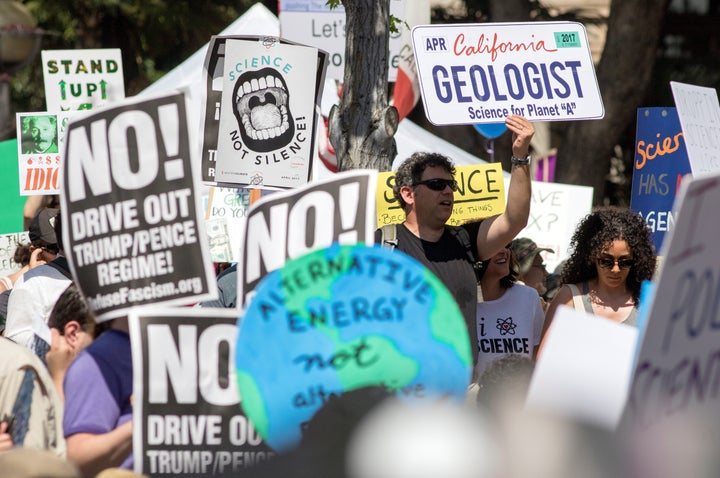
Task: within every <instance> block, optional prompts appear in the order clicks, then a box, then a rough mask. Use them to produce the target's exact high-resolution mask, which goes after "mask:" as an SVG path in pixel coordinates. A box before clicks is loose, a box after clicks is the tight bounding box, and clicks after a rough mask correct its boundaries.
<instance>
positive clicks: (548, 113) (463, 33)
mask: <svg viewBox="0 0 720 478" xmlns="http://www.w3.org/2000/svg"><path fill="white" fill-rule="evenodd" d="M412 37H413V48H414V50H415V59H416V61H417V68H418V73H419V76H420V86H421V91H422V98H423V103H424V104H425V111H426V112H427V113H426V114H427V117H428V119H429V120H430V122H431V123H433V124H436V125H444V124H471V123H498V122H501V121H502V120H503V118H505V117H506V116H509V115H512V114H516V115H521V116H524V117H526V118H527V119H529V120H531V121H558V120H580V119H598V118H602V117H603V116H604V114H605V110H604V108H603V104H602V98H601V96H600V89H599V87H598V83H597V79H596V78H595V68H594V66H593V62H592V56H591V54H590V48H589V45H588V41H587V35H586V33H585V27H583V25H582V24H581V23H574V22H545V23H543V22H532V23H487V24H463V25H442V26H441V25H438V26H434V25H433V26H430V25H422V26H417V27H415V28H413V31H412Z"/></svg>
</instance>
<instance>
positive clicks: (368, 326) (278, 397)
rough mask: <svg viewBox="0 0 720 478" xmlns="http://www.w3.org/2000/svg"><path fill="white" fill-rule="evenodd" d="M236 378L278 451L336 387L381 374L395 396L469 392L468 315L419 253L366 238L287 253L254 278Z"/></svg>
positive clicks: (246, 405) (374, 381)
mask: <svg viewBox="0 0 720 478" xmlns="http://www.w3.org/2000/svg"><path fill="white" fill-rule="evenodd" d="M238 325H239V333H238V343H237V349H236V365H237V378H238V386H239V389H240V395H241V397H242V406H243V409H244V411H245V413H246V414H247V415H248V417H250V418H251V420H252V421H253V423H254V424H255V427H256V429H257V430H258V432H259V433H260V434H261V435H262V436H263V438H264V439H265V441H266V442H267V443H268V444H269V445H270V446H271V447H273V448H274V449H276V450H278V451H284V450H287V449H289V448H292V447H293V446H294V445H296V444H297V443H298V442H299V441H300V438H301V426H302V424H303V423H305V422H307V421H308V420H310V419H311V418H312V416H313V415H314V413H315V412H316V411H317V410H318V409H319V408H320V407H321V406H322V405H323V404H324V403H325V402H327V400H328V399H329V398H330V397H331V396H332V395H339V394H341V393H343V392H345V391H350V390H355V389H358V388H361V387H365V386H370V385H380V384H383V385H385V386H387V387H388V388H390V389H391V390H393V391H395V392H396V394H397V395H398V396H399V397H421V398H422V397H434V396H437V395H449V396H452V397H456V398H457V399H462V398H463V397H464V396H465V391H466V389H467V386H468V383H469V379H470V373H471V368H472V357H471V354H470V344H469V339H468V333H467V328H466V326H465V321H464V319H463V316H462V314H461V312H460V310H459V309H458V307H457V304H456V303H455V301H454V300H453V297H452V296H451V295H450V293H449V292H448V290H447V289H446V288H445V286H444V285H443V284H442V283H441V282H440V280H439V279H438V278H437V277H436V276H435V275H433V274H432V273H431V272H430V271H429V270H428V269H426V268H425V267H424V266H422V265H421V264H420V263H419V262H417V261H415V260H414V259H412V258H410V257H409V256H407V255H405V254H403V253H401V252H395V251H390V250H388V249H384V248H381V247H379V246H376V247H367V246H364V245H355V246H339V245H337V244H336V245H333V246H331V247H329V248H327V249H322V250H319V251H316V252H312V253H310V254H307V255H305V256H303V257H300V258H298V259H295V260H292V261H289V262H287V263H286V265H285V266H284V267H283V268H282V269H278V270H276V271H274V272H272V273H270V274H268V275H267V276H266V277H265V278H264V279H263V280H262V281H261V282H260V284H259V285H258V287H257V288H256V294H255V296H254V297H253V299H252V300H251V302H250V303H249V305H248V307H247V309H246V312H245V315H244V317H242V318H241V319H240V320H239V322H238Z"/></svg>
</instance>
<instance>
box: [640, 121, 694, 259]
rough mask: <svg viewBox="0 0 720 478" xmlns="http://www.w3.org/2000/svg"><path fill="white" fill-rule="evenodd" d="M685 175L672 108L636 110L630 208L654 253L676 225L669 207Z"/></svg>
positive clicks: (682, 148) (679, 131)
mask: <svg viewBox="0 0 720 478" xmlns="http://www.w3.org/2000/svg"><path fill="white" fill-rule="evenodd" d="M686 174H690V162H689V161H688V155H687V150H686V149H685V139H684V134H683V132H682V129H681V128H680V121H679V120H678V116H677V111H676V110H675V108H638V115H637V133H636V136H635V161H634V162H633V178H632V193H631V195H630V208H631V209H632V210H633V211H636V212H638V213H640V214H641V215H642V217H644V218H645V222H647V224H648V226H650V229H652V231H653V240H654V243H655V250H656V251H659V250H660V246H661V245H662V241H663V239H664V238H665V233H666V232H667V231H669V230H671V229H672V228H673V226H674V224H675V216H674V215H673V212H672V207H673V203H674V202H675V197H676V196H677V193H678V190H679V189H680V183H681V181H682V178H683V177H684V176H685V175H686Z"/></svg>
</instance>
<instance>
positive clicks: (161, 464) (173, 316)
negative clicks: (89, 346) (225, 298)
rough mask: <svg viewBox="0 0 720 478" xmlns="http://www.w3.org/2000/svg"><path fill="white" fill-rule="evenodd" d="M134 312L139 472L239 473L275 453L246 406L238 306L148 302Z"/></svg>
mask: <svg viewBox="0 0 720 478" xmlns="http://www.w3.org/2000/svg"><path fill="white" fill-rule="evenodd" d="M128 318H129V325H130V343H131V346H132V359H133V396H134V399H135V402H134V407H133V451H134V455H135V467H134V469H135V471H136V472H138V473H143V474H148V475H150V476H160V475H170V474H172V475H173V476H193V477H201V476H238V474H241V473H242V472H247V470H248V469H249V468H252V467H253V466H257V465H261V464H263V463H265V462H266V461H267V460H268V459H271V458H272V457H273V456H275V453H274V452H273V451H272V450H271V449H270V448H269V447H268V446H267V445H266V444H265V443H264V442H263V440H262V437H261V436H260V435H259V434H258V432H257V431H256V429H255V426H254V425H253V423H252V422H251V421H250V419H249V418H247V417H246V416H245V414H244V413H243V411H242V408H240V406H239V405H240V402H241V400H240V393H239V390H238V386H237V379H236V378H235V377H236V374H235V348H236V347H235V345H236V342H237V320H238V319H237V312H235V311H231V310H222V309H203V308H189V309H188V308H177V307H175V308H170V307H163V308H160V307H142V308H136V309H133V310H132V311H130V313H129V314H128Z"/></svg>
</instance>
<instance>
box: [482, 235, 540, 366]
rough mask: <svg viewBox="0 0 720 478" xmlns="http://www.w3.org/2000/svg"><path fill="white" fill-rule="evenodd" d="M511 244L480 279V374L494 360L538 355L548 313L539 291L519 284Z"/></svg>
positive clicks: (491, 262)
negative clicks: (544, 309) (544, 308)
mask: <svg viewBox="0 0 720 478" xmlns="http://www.w3.org/2000/svg"><path fill="white" fill-rule="evenodd" d="M513 263H514V262H513V257H512V250H511V249H510V247H509V245H508V246H506V247H505V248H504V249H502V250H500V252H498V253H497V254H495V255H494V256H493V257H492V258H491V259H490V261H489V264H488V266H487V269H486V271H485V275H484V276H483V278H482V280H481V281H480V288H481V290H480V291H479V292H482V300H480V299H479V300H478V304H477V316H476V325H477V337H478V349H479V351H478V363H477V368H476V370H475V372H476V376H478V377H480V376H481V375H482V372H483V371H484V370H485V368H487V366H488V365H490V364H491V363H492V362H493V361H495V360H497V359H499V358H502V357H504V356H506V355H510V354H520V355H526V356H528V357H531V358H533V359H534V358H535V355H536V353H537V347H538V345H539V344H540V339H541V337H542V330H543V323H544V321H545V314H544V312H543V308H542V303H541V301H540V296H539V295H538V292H537V290H535V289H534V288H532V287H529V286H526V285H523V284H518V283H516V282H517V278H516V272H515V268H514V267H513Z"/></svg>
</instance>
